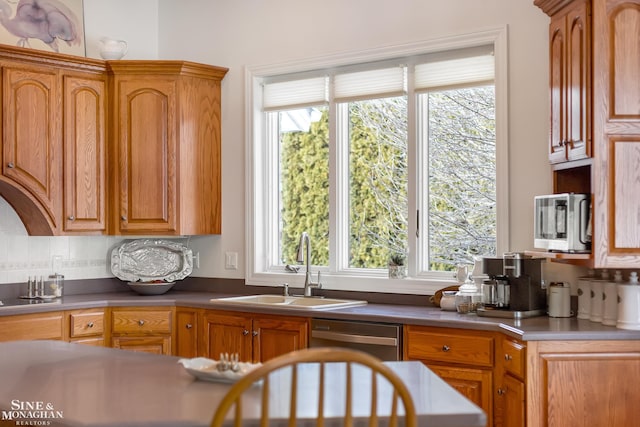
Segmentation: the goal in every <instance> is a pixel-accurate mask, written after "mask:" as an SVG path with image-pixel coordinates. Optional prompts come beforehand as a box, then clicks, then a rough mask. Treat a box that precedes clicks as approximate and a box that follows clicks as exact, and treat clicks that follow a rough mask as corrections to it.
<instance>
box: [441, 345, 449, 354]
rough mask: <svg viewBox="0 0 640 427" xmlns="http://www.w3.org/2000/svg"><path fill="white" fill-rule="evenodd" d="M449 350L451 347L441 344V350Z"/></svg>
mask: <svg viewBox="0 0 640 427" xmlns="http://www.w3.org/2000/svg"><path fill="white" fill-rule="evenodd" d="M449 350H451V347H449V346H448V345H443V346H442V351H444V352H445V353H446V352H447V351H449Z"/></svg>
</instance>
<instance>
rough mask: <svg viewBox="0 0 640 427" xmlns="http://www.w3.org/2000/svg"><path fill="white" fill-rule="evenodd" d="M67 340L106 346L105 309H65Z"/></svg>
mask: <svg viewBox="0 0 640 427" xmlns="http://www.w3.org/2000/svg"><path fill="white" fill-rule="evenodd" d="M64 316H65V341H69V342H74V343H78V344H86V345H95V346H104V329H105V328H104V327H105V321H104V318H105V314H104V309H102V308H98V309H87V310H71V311H65V313H64Z"/></svg>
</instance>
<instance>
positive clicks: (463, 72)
mask: <svg viewBox="0 0 640 427" xmlns="http://www.w3.org/2000/svg"><path fill="white" fill-rule="evenodd" d="M494 68H495V67H494V58H493V55H481V56H470V57H466V58H455V59H447V60H442V61H433V62H427V63H425V64H418V65H416V66H415V74H414V78H415V88H416V90H420V89H429V88H434V87H443V86H456V85H464V84H468V83H478V82H486V81H493V80H494V76H495V73H494Z"/></svg>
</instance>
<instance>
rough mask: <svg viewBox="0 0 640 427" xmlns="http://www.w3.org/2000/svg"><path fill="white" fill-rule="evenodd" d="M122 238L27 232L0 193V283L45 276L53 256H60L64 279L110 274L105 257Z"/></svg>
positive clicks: (108, 275) (48, 271) (108, 264)
mask: <svg viewBox="0 0 640 427" xmlns="http://www.w3.org/2000/svg"><path fill="white" fill-rule="evenodd" d="M122 240H124V239H123V238H120V237H114V236H55V237H49V236H29V235H28V234H27V230H26V229H25V227H24V225H23V224H22V222H21V221H20V217H18V215H17V214H16V212H15V211H14V210H13V208H12V207H11V205H9V203H7V201H6V200H4V199H3V198H2V197H0V284H3V283H22V282H26V281H27V279H28V277H29V276H34V275H35V276H45V277H46V276H48V275H49V274H51V273H54V271H53V267H54V265H53V257H54V256H57V257H60V258H59V259H60V262H58V263H57V265H59V266H60V271H56V272H57V273H61V274H64V276H65V279H68V280H75V279H96V278H104V277H113V275H112V274H111V266H110V262H108V260H107V257H108V254H109V250H110V249H111V247H113V246H114V245H116V244H117V243H119V242H120V241H122Z"/></svg>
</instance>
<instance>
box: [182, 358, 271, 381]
mask: <svg viewBox="0 0 640 427" xmlns="http://www.w3.org/2000/svg"><path fill="white" fill-rule="evenodd" d="M178 363H180V364H181V365H182V366H183V367H184V369H185V370H186V371H187V372H188V373H189V374H191V375H192V376H194V377H195V378H197V379H199V380H203V381H212V382H219V383H228V384H232V383H235V382H236V381H238V380H239V379H240V378H242V377H243V376H244V375H246V374H247V373H248V372H250V371H252V370H254V369H255V368H257V367H258V366H261V364H260V363H245V362H240V363H239V364H238V366H239V368H240V369H239V370H238V371H232V370H231V369H228V370H226V371H219V370H218V363H220V362H219V361H216V360H212V359H208V358H206V357H195V358H193V359H180V360H178Z"/></svg>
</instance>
